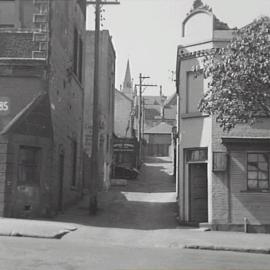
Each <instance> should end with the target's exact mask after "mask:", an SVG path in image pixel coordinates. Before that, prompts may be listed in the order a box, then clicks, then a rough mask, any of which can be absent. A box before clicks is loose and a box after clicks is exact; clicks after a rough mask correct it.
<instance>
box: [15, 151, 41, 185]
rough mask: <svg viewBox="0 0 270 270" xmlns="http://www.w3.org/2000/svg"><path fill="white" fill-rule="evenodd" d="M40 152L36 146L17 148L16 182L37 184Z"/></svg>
mask: <svg viewBox="0 0 270 270" xmlns="http://www.w3.org/2000/svg"><path fill="white" fill-rule="evenodd" d="M40 154H41V149H40V148H38V147H29V146H21V147H20V150H19V166H18V184H20V185H22V184H23V185H39V180H40Z"/></svg>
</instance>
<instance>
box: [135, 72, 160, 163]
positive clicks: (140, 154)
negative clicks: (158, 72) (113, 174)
mask: <svg viewBox="0 0 270 270" xmlns="http://www.w3.org/2000/svg"><path fill="white" fill-rule="evenodd" d="M149 78H150V77H149V76H143V75H142V73H140V75H139V84H136V85H135V86H139V128H138V129H139V130H138V133H139V134H138V135H139V138H138V139H139V159H140V162H141V160H142V133H143V132H144V131H143V126H142V113H143V112H142V111H143V109H142V88H143V87H156V86H157V85H156V84H143V80H144V79H149ZM143 124H144V123H143Z"/></svg>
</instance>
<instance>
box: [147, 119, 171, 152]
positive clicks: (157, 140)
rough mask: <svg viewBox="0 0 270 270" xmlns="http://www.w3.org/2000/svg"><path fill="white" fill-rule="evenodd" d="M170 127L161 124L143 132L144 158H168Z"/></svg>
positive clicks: (164, 123)
mask: <svg viewBox="0 0 270 270" xmlns="http://www.w3.org/2000/svg"><path fill="white" fill-rule="evenodd" d="M171 134H172V126H171V125H169V124H167V123H166V122H161V123H160V124H158V125H157V126H154V127H152V128H150V129H147V130H145V131H144V140H145V146H144V155H145V156H163V157H165V156H170V154H171V152H170V151H171V150H172V149H171V148H172V135H171Z"/></svg>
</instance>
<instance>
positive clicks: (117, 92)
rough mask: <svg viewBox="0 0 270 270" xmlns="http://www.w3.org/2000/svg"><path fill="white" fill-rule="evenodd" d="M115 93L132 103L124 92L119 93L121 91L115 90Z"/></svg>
mask: <svg viewBox="0 0 270 270" xmlns="http://www.w3.org/2000/svg"><path fill="white" fill-rule="evenodd" d="M114 93H115V94H116V95H120V96H122V97H124V98H126V99H127V100H129V101H130V102H132V99H131V98H129V97H128V96H126V95H125V93H123V92H121V91H119V90H117V89H115V92H114Z"/></svg>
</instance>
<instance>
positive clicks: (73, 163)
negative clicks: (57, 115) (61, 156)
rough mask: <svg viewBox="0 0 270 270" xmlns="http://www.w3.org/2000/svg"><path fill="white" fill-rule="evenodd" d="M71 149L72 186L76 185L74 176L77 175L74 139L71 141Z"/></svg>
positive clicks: (75, 143)
mask: <svg viewBox="0 0 270 270" xmlns="http://www.w3.org/2000/svg"><path fill="white" fill-rule="evenodd" d="M71 151H72V155H71V158H72V180H71V181H72V182H71V185H72V186H73V187H75V186H76V182H77V181H76V180H77V179H76V177H77V142H76V141H75V140H73V141H72V142H71Z"/></svg>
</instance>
